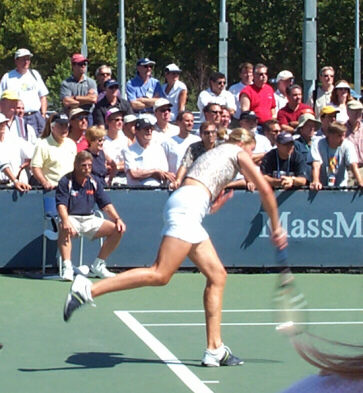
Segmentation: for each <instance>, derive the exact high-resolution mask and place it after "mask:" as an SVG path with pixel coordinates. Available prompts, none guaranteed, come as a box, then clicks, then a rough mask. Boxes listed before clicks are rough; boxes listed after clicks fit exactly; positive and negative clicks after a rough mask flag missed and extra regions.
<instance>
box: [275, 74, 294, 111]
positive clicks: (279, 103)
mask: <svg viewBox="0 0 363 393" xmlns="http://www.w3.org/2000/svg"><path fill="white" fill-rule="evenodd" d="M293 82H294V74H293V73H292V72H291V71H288V70H283V71H280V72H279V73H278V74H277V76H276V85H277V89H276V91H275V93H274V96H275V101H276V113H278V111H279V110H280V109H281V108H283V107H284V106H285V105H286V104H287V93H286V89H287V88H288V87H289V86H291V85H292V84H293Z"/></svg>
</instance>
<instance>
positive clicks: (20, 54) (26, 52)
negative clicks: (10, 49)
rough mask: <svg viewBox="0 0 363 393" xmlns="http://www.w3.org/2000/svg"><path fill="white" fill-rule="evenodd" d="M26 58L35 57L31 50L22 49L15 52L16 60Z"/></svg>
mask: <svg viewBox="0 0 363 393" xmlns="http://www.w3.org/2000/svg"><path fill="white" fill-rule="evenodd" d="M24 56H30V57H33V54H32V53H31V52H30V50H29V49H25V48H20V49H18V50H17V51H16V52H15V55H14V59H17V58H18V57H24Z"/></svg>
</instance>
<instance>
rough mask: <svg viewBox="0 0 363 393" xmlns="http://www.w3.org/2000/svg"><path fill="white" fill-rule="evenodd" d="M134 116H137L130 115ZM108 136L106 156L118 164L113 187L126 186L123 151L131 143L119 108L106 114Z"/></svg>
mask: <svg viewBox="0 0 363 393" xmlns="http://www.w3.org/2000/svg"><path fill="white" fill-rule="evenodd" d="M129 116H134V117H135V120H136V116H135V115H129ZM106 126H107V135H106V136H105V141H104V143H103V150H104V152H105V154H106V155H107V156H108V157H110V159H111V160H112V161H113V162H114V163H115V164H116V170H117V172H116V175H115V176H114V177H113V179H112V185H114V184H115V183H117V184H126V183H127V181H126V174H125V172H124V167H125V165H124V158H123V155H122V150H123V149H126V148H127V147H128V146H129V145H130V144H131V143H130V142H131V141H130V139H129V138H127V137H126V135H125V134H124V132H123V131H122V128H123V117H122V112H121V111H120V109H119V108H111V109H109V110H108V111H107V114H106Z"/></svg>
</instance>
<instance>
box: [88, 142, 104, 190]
mask: <svg viewBox="0 0 363 393" xmlns="http://www.w3.org/2000/svg"><path fill="white" fill-rule="evenodd" d="M87 151H88V152H89V153H91V154H92V157H93V161H92V175H93V177H97V178H98V180H100V182H101V184H102V187H105V186H106V180H105V178H106V175H107V168H106V156H105V152H104V151H103V150H100V151H99V153H98V154H94V153H92V152H91V151H90V150H88V149H87Z"/></svg>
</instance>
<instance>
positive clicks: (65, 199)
mask: <svg viewBox="0 0 363 393" xmlns="http://www.w3.org/2000/svg"><path fill="white" fill-rule="evenodd" d="M55 200H56V204H57V206H58V205H65V206H66V207H67V209H68V214H69V215H79V216H88V215H91V214H93V213H94V210H93V208H94V205H95V203H97V205H98V207H99V208H100V209H103V208H104V207H105V206H106V205H109V204H110V203H111V200H110V198H109V196H108V195H107V194H106V192H105V191H104V189H103V187H102V184H101V182H100V180H98V179H97V178H94V177H89V178H88V179H87V180H86V182H85V184H84V185H83V186H81V185H80V184H78V183H77V181H76V179H75V177H74V174H73V172H71V173H68V174H67V175H65V176H63V177H62V178H61V179H60V181H59V183H58V187H57V189H56V193H55Z"/></svg>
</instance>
